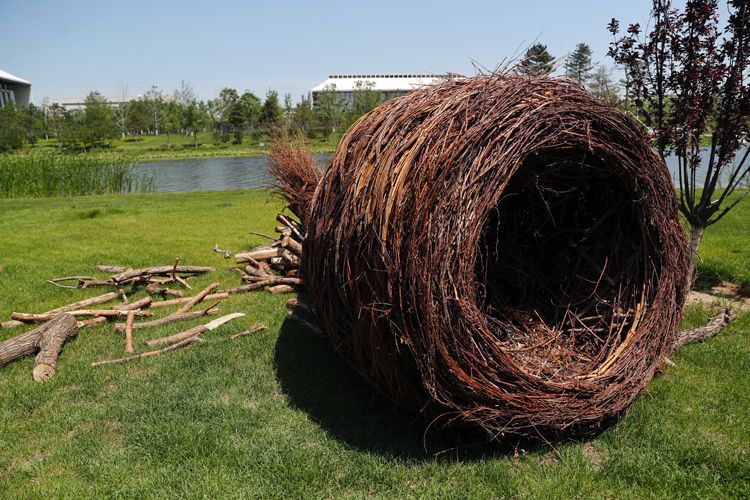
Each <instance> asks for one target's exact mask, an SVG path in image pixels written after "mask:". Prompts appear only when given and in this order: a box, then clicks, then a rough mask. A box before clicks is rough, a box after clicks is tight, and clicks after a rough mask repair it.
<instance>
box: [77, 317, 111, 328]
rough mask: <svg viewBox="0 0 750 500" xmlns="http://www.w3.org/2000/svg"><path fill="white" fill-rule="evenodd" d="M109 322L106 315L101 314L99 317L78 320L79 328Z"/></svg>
mask: <svg viewBox="0 0 750 500" xmlns="http://www.w3.org/2000/svg"><path fill="white" fill-rule="evenodd" d="M106 322H107V317H106V316H99V317H97V318H91V319H85V320H83V321H79V322H78V328H86V327H87V326H96V325H101V324H104V323H106Z"/></svg>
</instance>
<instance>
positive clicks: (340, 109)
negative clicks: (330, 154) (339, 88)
mask: <svg viewBox="0 0 750 500" xmlns="http://www.w3.org/2000/svg"><path fill="white" fill-rule="evenodd" d="M343 113H344V102H343V100H342V99H341V96H340V95H339V94H338V92H336V85H335V84H330V85H326V87H325V88H324V89H323V91H322V92H319V93H318V108H317V110H316V121H317V122H318V127H319V128H320V131H321V133H322V134H323V137H324V138H325V140H326V141H328V138H329V137H330V136H331V133H333V132H334V131H335V130H336V127H337V126H338V125H339V123H340V122H341V117H342V115H343Z"/></svg>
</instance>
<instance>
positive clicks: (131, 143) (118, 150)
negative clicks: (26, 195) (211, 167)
mask: <svg viewBox="0 0 750 500" xmlns="http://www.w3.org/2000/svg"><path fill="white" fill-rule="evenodd" d="M340 136H341V134H340V133H335V134H332V135H331V137H330V138H329V139H328V140H327V141H326V140H324V139H323V138H322V137H316V138H314V139H311V140H310V147H311V149H312V150H313V152H315V153H333V151H334V150H335V149H336V144H338V141H339V138H340ZM137 139H138V140H136V138H135V137H131V136H128V137H125V138H124V139H122V138H119V137H118V138H117V139H114V140H113V141H112V146H111V148H97V149H94V150H92V151H91V152H89V153H88V154H91V155H95V156H117V157H122V158H124V159H126V160H131V161H146V160H169V159H176V158H203V157H212V156H255V155H265V154H268V144H269V139H268V138H267V137H262V138H253V137H250V136H245V138H244V140H243V141H242V143H241V144H232V143H231V142H228V143H226V144H213V136H212V134H211V132H199V133H198V140H197V143H198V146H197V147H196V146H194V143H193V138H192V137H189V136H187V135H184V134H170V135H169V137H168V136H167V134H160V135H142V136H140V137H138V138H137ZM167 140H169V143H170V144H171V146H168V145H167ZM27 149H29V150H31V151H35V152H43V151H57V150H58V142H57V139H42V140H39V141H38V142H37V143H36V144H35V145H34V146H33V147H32V148H27Z"/></svg>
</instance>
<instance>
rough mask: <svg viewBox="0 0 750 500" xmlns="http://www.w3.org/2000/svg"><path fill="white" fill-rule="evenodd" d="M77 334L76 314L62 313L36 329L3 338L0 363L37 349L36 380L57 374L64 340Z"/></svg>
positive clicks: (5, 362) (8, 361) (34, 372)
mask: <svg viewBox="0 0 750 500" xmlns="http://www.w3.org/2000/svg"><path fill="white" fill-rule="evenodd" d="M77 334H78V325H77V324H76V320H75V318H74V317H73V316H71V315H69V314H65V313H63V314H61V315H59V316H57V317H56V318H55V319H53V320H52V321H49V322H47V323H45V324H43V325H41V326H38V327H37V328H34V329H33V330H29V331H28V332H26V333H22V334H21V335H17V336H16V337H13V338H11V339H8V340H6V341H4V342H0V366H2V365H4V364H7V363H10V362H11V361H13V360H15V359H18V358H20V357H23V356H30V355H32V354H34V353H36V352H37V351H38V352H39V354H40V356H37V360H36V361H35V363H34V370H33V376H34V380H37V381H39V380H40V379H41V380H43V379H44V377H47V378H48V377H49V376H54V374H55V373H56V372H57V368H56V367H57V356H58V355H59V354H60V350H61V349H62V346H63V344H64V343H65V341H66V340H68V339H69V338H71V337H75V336H76V335H77ZM37 367H39V368H38V369H37Z"/></svg>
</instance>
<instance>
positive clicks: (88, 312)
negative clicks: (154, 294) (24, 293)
mask: <svg viewBox="0 0 750 500" xmlns="http://www.w3.org/2000/svg"><path fill="white" fill-rule="evenodd" d="M134 312H135V315H136V316H139V317H146V316H151V312H150V311H141V310H140V309H137V310H134ZM60 314H70V315H71V316H75V317H78V316H95V317H96V316H106V317H115V318H117V317H119V316H125V315H127V311H123V310H116V309H81V310H78V311H68V312H67V313H44V314H28V313H18V312H14V313H13V314H11V315H10V316H11V318H13V319H15V320H18V321H25V322H41V321H49V320H51V319H52V318H54V317H55V316H59V315H60Z"/></svg>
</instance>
